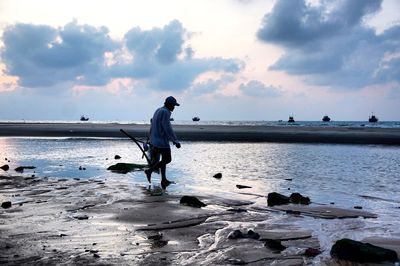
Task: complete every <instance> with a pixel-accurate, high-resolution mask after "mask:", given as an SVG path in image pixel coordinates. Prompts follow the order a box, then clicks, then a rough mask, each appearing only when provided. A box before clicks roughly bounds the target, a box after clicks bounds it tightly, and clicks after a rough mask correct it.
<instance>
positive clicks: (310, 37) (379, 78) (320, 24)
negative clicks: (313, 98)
mask: <svg viewBox="0 0 400 266" xmlns="http://www.w3.org/2000/svg"><path fill="white" fill-rule="evenodd" d="M381 4H382V1H378V0H365V1H324V0H322V1H321V4H320V5H310V4H309V3H308V2H307V1H305V0H280V1H278V2H277V3H276V4H275V6H274V8H273V9H272V12H271V13H269V14H266V15H265V16H264V18H263V21H262V25H261V28H260V29H259V30H258V32H257V37H258V39H259V40H261V41H263V42H269V43H274V44H277V45H279V46H282V47H283V48H285V54H284V55H283V56H282V57H281V58H280V59H278V61H277V62H275V63H274V64H273V65H272V66H270V69H271V70H278V71H285V72H286V73H289V74H292V75H305V76H306V81H307V82H309V83H311V84H317V85H330V86H333V87H343V88H361V87H364V86H366V85H369V84H378V83H386V82H391V81H399V80H400V75H398V74H399V63H400V60H399V59H400V58H399V57H396V56H393V55H395V54H397V53H399V52H400V48H399V47H400V25H396V26H393V27H391V28H389V29H387V30H386V31H384V32H382V33H381V34H377V33H376V32H375V31H374V30H373V29H372V28H368V27H367V26H366V25H365V23H364V21H365V19H366V18H367V17H368V16H371V15H373V14H375V13H376V12H378V11H379V10H380V8H381Z"/></svg>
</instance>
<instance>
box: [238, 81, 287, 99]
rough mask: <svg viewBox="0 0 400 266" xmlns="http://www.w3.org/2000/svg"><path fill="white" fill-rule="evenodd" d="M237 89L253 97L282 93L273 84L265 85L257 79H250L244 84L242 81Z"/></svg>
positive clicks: (276, 95)
mask: <svg viewBox="0 0 400 266" xmlns="http://www.w3.org/2000/svg"><path fill="white" fill-rule="evenodd" d="M239 89H240V90H241V91H242V92H243V93H244V94H245V95H248V96H253V97H278V96H280V95H282V93H281V91H280V90H279V89H278V88H277V87H274V86H266V85H265V84H264V83H262V82H261V81H258V80H251V81H249V82H247V83H246V84H244V83H242V84H240V86H239Z"/></svg>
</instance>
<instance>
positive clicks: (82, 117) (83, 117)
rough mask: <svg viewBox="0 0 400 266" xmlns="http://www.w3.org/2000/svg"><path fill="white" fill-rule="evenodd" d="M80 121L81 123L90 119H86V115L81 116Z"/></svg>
mask: <svg viewBox="0 0 400 266" xmlns="http://www.w3.org/2000/svg"><path fill="white" fill-rule="evenodd" d="M80 120H81V121H88V120H89V117H85V116H84V115H81V119H80Z"/></svg>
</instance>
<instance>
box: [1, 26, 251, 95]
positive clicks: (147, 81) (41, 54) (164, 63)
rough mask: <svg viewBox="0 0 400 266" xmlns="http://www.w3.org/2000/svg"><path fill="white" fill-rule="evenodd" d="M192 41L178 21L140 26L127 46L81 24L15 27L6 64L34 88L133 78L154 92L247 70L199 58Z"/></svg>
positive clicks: (8, 32)
mask: <svg viewBox="0 0 400 266" xmlns="http://www.w3.org/2000/svg"><path fill="white" fill-rule="evenodd" d="M189 36H190V34H188V32H187V31H186V29H184V28H183V26H182V24H181V23H180V22H179V21H178V20H173V21H171V22H170V23H169V24H167V25H165V26H164V27H162V28H153V29H151V30H142V29H141V28H139V27H134V28H132V29H131V30H129V31H128V32H127V33H126V34H125V36H124V39H123V40H122V41H117V40H113V39H111V38H110V37H109V35H108V29H107V28H106V27H93V26H90V25H79V24H78V23H77V22H76V21H74V22H72V23H69V24H67V25H65V26H64V27H61V28H53V27H50V26H46V25H32V24H15V25H13V26H9V27H7V28H6V29H5V30H4V33H3V38H2V40H3V43H4V47H3V49H2V51H1V59H2V61H3V63H4V64H5V65H6V74H7V75H11V76H16V77H18V80H19V85H21V86H23V87H30V88H37V87H45V88H49V87H52V86H53V87H54V86H56V85H58V84H62V83H63V84H65V83H68V84H70V87H73V86H76V85H85V86H105V85H107V84H109V83H110V82H111V81H112V80H113V79H119V78H131V79H134V80H136V81H140V82H141V83H142V84H144V86H145V87H147V88H149V89H150V90H170V91H183V90H185V89H188V88H190V86H191V84H192V82H193V81H194V80H195V79H196V77H197V76H199V75H200V74H202V73H204V72H210V71H214V72H226V73H237V72H238V71H240V70H241V69H242V68H243V63H242V62H241V61H239V60H237V59H234V58H227V59H225V58H220V57H214V58H195V56H194V50H193V49H192V48H191V47H190V45H188V44H187V41H188V38H189Z"/></svg>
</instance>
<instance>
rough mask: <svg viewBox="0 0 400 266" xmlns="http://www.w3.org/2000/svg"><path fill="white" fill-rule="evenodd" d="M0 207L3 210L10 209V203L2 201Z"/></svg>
mask: <svg viewBox="0 0 400 266" xmlns="http://www.w3.org/2000/svg"><path fill="white" fill-rule="evenodd" d="M1 207H2V208H4V209H8V208H11V201H4V202H3V203H1Z"/></svg>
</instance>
